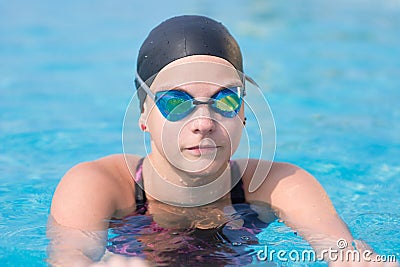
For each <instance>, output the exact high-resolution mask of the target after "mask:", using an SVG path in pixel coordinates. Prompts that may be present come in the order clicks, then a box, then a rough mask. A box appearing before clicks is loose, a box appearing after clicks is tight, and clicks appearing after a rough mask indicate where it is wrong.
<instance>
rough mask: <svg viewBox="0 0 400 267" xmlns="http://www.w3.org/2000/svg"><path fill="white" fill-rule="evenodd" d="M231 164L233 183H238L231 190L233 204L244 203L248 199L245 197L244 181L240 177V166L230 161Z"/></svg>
mask: <svg viewBox="0 0 400 267" xmlns="http://www.w3.org/2000/svg"><path fill="white" fill-rule="evenodd" d="M229 163H230V165H231V182H232V184H234V183H235V182H236V181H238V182H236V184H235V186H234V187H233V188H232V190H231V200H232V204H238V203H244V202H245V201H246V199H245V197H244V190H243V181H242V177H241V175H240V169H239V165H238V164H237V163H236V161H234V160H231V161H229Z"/></svg>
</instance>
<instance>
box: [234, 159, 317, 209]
mask: <svg viewBox="0 0 400 267" xmlns="http://www.w3.org/2000/svg"><path fill="white" fill-rule="evenodd" d="M246 161H247V162H248V163H246ZM238 163H239V166H240V167H241V169H242V171H243V184H244V186H245V189H246V190H245V192H246V193H247V195H248V197H249V198H250V199H257V200H259V199H263V200H267V202H269V203H270V204H274V203H273V202H275V204H276V202H280V200H281V199H285V201H286V200H287V199H288V198H290V197H292V198H293V197H294V195H297V194H307V193H310V192H313V193H315V192H321V191H323V189H322V187H321V185H320V184H319V182H318V181H317V180H316V179H315V178H314V176H312V175H311V174H310V173H309V172H307V171H306V170H304V169H303V168H301V167H299V166H296V165H294V164H291V163H286V162H270V161H265V160H257V159H249V160H238ZM254 181H256V182H254ZM252 183H256V185H257V186H256V190H255V191H254V190H249V188H250V189H251V188H252V186H251V184H252ZM295 193H296V194H295Z"/></svg>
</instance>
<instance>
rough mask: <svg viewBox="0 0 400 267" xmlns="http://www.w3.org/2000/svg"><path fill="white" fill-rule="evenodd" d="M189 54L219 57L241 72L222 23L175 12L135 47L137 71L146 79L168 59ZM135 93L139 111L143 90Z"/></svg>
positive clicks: (234, 44) (234, 46) (237, 54)
mask: <svg viewBox="0 0 400 267" xmlns="http://www.w3.org/2000/svg"><path fill="white" fill-rule="evenodd" d="M192 55H211V56H216V57H220V58H223V59H225V60H227V61H229V62H230V63H231V64H232V65H233V66H234V67H235V68H236V69H237V70H239V71H241V72H243V63H242V53H241V52H240V48H239V45H238V44H237V42H236V40H235V39H234V38H233V36H232V35H231V34H230V33H229V31H228V30H227V29H226V28H225V26H224V25H222V24H221V23H220V22H217V21H215V20H213V19H210V18H207V17H204V16H178V17H173V18H171V19H168V20H166V21H164V22H162V23H161V24H160V25H158V26H157V27H155V28H154V29H153V30H152V31H151V32H150V33H149V35H148V36H147V38H146V40H144V42H143V44H142V46H141V47H140V50H139V55H138V59H137V73H138V75H139V76H140V77H141V79H142V80H143V81H146V80H148V79H149V78H150V77H152V76H153V75H154V74H156V73H158V72H159V71H160V70H161V69H162V68H163V67H165V66H166V65H168V64H169V63H171V62H172V61H175V60H177V59H179V58H183V57H187V56H192ZM135 84H136V88H139V87H140V83H139V82H138V81H137V80H135ZM148 85H149V84H148ZM149 86H150V85H149ZM138 96H139V100H140V108H141V110H142V111H143V103H144V100H145V98H146V93H145V92H144V91H143V90H139V91H138Z"/></svg>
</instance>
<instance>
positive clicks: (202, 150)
mask: <svg viewBox="0 0 400 267" xmlns="http://www.w3.org/2000/svg"><path fill="white" fill-rule="evenodd" d="M219 148H221V146H216V145H199V146H191V147H187V148H185V149H184V150H186V151H188V152H189V153H190V154H192V155H194V156H199V155H204V154H211V153H216V152H217V150H218V149H219Z"/></svg>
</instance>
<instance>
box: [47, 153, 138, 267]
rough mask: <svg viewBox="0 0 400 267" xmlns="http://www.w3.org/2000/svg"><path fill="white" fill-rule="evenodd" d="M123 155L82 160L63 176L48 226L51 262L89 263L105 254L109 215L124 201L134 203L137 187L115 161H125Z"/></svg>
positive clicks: (72, 264) (75, 264)
mask: <svg viewBox="0 0 400 267" xmlns="http://www.w3.org/2000/svg"><path fill="white" fill-rule="evenodd" d="M121 158H122V160H123V157H122V156H111V157H108V158H104V159H100V160H98V161H94V162H87V163H81V164H78V165H77V166H75V167H74V168H72V169H71V170H70V171H68V172H67V173H66V174H65V176H64V177H63V178H62V180H61V181H60V183H59V185H58V187H57V189H56V191H55V193H54V196H53V201H52V205H51V214H50V216H49V222H48V229H47V233H48V237H49V239H50V243H49V247H48V252H49V262H50V264H52V265H57V266H87V265H89V264H90V263H91V262H93V261H97V260H99V259H100V258H101V257H102V255H103V253H104V251H105V246H106V240H107V228H108V221H109V219H110V218H112V217H113V216H115V215H116V214H117V213H118V211H119V210H121V208H122V207H124V205H127V206H131V205H133V204H134V203H133V202H134V198H132V199H130V198H129V196H131V195H132V190H133V189H132V188H133V187H132V186H127V183H128V182H127V181H130V180H126V179H130V176H129V171H126V173H124V172H121V170H120V168H117V167H116V166H117V164H115V163H116V162H119V163H123V164H125V162H124V161H121ZM125 169H127V168H126V167H125ZM126 175H128V176H129V177H126ZM132 201H133V202H132Z"/></svg>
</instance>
